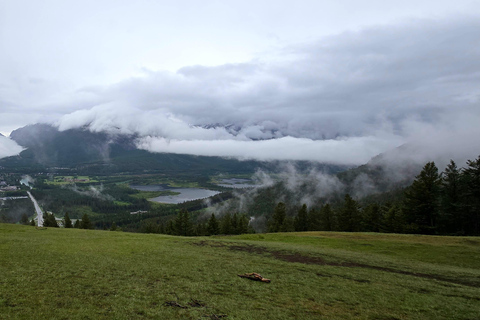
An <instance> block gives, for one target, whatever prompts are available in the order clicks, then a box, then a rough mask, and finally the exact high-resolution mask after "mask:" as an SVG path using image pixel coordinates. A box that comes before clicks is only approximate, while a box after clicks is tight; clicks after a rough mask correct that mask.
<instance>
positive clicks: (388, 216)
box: [381, 204, 407, 233]
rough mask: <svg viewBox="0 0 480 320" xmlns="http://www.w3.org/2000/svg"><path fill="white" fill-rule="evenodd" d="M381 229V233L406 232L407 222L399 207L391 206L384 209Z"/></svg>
mask: <svg viewBox="0 0 480 320" xmlns="http://www.w3.org/2000/svg"><path fill="white" fill-rule="evenodd" d="M381 229H382V230H381V231H382V232H390V233H403V232H405V231H406V230H407V222H406V220H405V216H404V214H403V212H402V208H401V207H400V206H398V205H395V204H393V205H391V206H387V207H386V211H385V216H384V217H383V227H382V228H381Z"/></svg>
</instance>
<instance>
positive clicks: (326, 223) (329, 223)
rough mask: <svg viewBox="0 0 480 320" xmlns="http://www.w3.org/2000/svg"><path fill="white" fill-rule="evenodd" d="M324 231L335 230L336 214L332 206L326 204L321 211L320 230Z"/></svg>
mask: <svg viewBox="0 0 480 320" xmlns="http://www.w3.org/2000/svg"><path fill="white" fill-rule="evenodd" d="M319 230H323V231H333V230H334V213H333V210H332V207H331V206H330V204H328V203H326V204H325V205H323V206H322V208H321V209H320V229H319Z"/></svg>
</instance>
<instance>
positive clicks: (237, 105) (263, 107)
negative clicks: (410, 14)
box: [58, 19, 480, 164]
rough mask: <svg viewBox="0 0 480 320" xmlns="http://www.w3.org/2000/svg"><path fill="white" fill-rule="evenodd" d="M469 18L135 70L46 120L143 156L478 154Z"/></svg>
mask: <svg viewBox="0 0 480 320" xmlns="http://www.w3.org/2000/svg"><path fill="white" fill-rule="evenodd" d="M478 21H479V20H478V19H462V20H460V19H457V20H417V21H413V22H409V23H408V24H399V25H396V26H384V27H372V28H369V29H364V30H363V31H358V32H347V33H343V34H340V35H337V36H331V37H328V38H323V39H321V40H319V41H317V42H314V43H310V44H304V45H296V46H289V47H286V48H284V49H282V50H280V51H279V52H277V54H276V56H275V57H274V58H272V57H268V59H267V58H262V57H261V56H260V57H259V58H258V59H256V60H253V61H251V62H249V63H240V64H226V65H221V66H216V67H205V66H190V67H185V68H182V69H180V70H178V72H176V73H173V72H163V71H162V72H153V71H148V70H145V72H144V75H143V76H141V77H136V78H131V79H128V80H125V81H122V82H120V83H118V84H116V85H113V86H107V87H90V88H85V89H83V90H82V92H83V93H84V94H86V95H90V96H91V97H94V98H92V101H102V102H104V103H103V104H99V105H96V106H94V107H92V108H89V109H82V110H79V111H76V112H74V113H71V114H69V115H66V116H64V117H62V118H61V119H60V121H59V122H58V125H59V128H60V129H61V130H64V129H68V128H73V127H81V126H85V125H88V126H89V128H90V129H91V130H93V131H112V132H122V133H136V134H138V135H139V136H140V138H139V142H138V143H139V147H140V148H143V149H147V150H150V151H154V152H174V153H188V154H199V155H218V156H232V157H239V158H254V159H261V160H270V159H290V160H302V159H303V160H317V161H322V162H336V163H348V164H359V163H363V162H365V161H366V160H368V158H369V157H371V156H374V155H375V154H377V153H379V152H382V151H384V150H387V149H389V148H393V147H396V146H398V145H400V144H402V143H403V142H411V141H415V142H416V143H417V144H422V143H424V144H426V145H429V148H428V150H427V151H431V152H437V151H440V150H441V149H442V148H445V141H455V140H457V139H462V143H460V144H458V143H449V144H448V147H451V148H452V150H455V152H457V153H463V154H466V153H469V152H472V150H474V149H475V148H477V150H478V147H479V146H478V143H477V142H476V141H477V140H478V139H475V138H474V137H475V136H476V134H478V132H477V131H478V130H477V129H476V125H475V121H477V120H478V119H480V102H479V101H480V89H479V88H480V50H479V49H478V48H480V46H479V44H480V32H478V31H479V30H480V22H478ZM477 123H478V122H477ZM426 131H428V132H426ZM435 137H437V138H435ZM438 137H444V138H445V139H439V138H438ZM258 140H263V141H258ZM470 156H471V155H470Z"/></svg>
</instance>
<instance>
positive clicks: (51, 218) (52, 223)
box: [43, 212, 58, 228]
mask: <svg viewBox="0 0 480 320" xmlns="http://www.w3.org/2000/svg"><path fill="white" fill-rule="evenodd" d="M43 226H44V227H52V228H58V223H57V220H56V219H55V215H54V214H53V213H48V212H44V213H43Z"/></svg>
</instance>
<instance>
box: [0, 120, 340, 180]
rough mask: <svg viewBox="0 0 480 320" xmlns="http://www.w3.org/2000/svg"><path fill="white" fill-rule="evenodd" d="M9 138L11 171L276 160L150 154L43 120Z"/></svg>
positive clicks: (199, 166)
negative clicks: (15, 147) (14, 146)
mask: <svg viewBox="0 0 480 320" xmlns="http://www.w3.org/2000/svg"><path fill="white" fill-rule="evenodd" d="M10 137H11V139H12V140H14V141H16V142H17V143H18V144H19V145H21V146H22V147H25V148H26V150H24V151H23V152H21V153H20V155H18V156H14V157H9V158H4V159H0V166H3V167H5V168H10V169H15V170H18V171H19V170H24V171H25V170H27V169H30V170H33V169H35V170H39V169H41V168H52V167H62V168H71V169H74V170H76V171H77V172H78V173H96V174H102V173H105V174H111V173H118V172H132V173H138V172H151V173H169V174H170V173H175V174H182V173H189V174H196V175H212V174H218V173H231V174H244V173H253V172H254V171H255V170H256V169H257V168H260V169H265V170H268V171H274V170H275V167H277V165H278V162H261V161H239V160H236V159H230V158H221V157H205V156H193V155H183V154H171V153H151V152H148V151H145V150H139V149H137V148H136V145H135V140H136V138H137V137H136V136H134V135H118V134H117V135H112V134H108V133H104V132H91V131H89V130H87V129H86V128H81V129H70V130H65V131H59V130H58V129H57V128H56V127H53V126H51V125H48V124H35V125H29V126H26V127H23V128H20V129H17V130H15V131H13V132H12V133H11V135H10ZM296 165H297V166H298V167H300V168H309V167H312V166H313V167H317V168H318V169H321V170H324V171H327V172H332V173H333V172H338V171H339V170H344V169H345V167H342V166H334V165H324V164H312V163H310V162H305V161H303V162H296Z"/></svg>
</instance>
